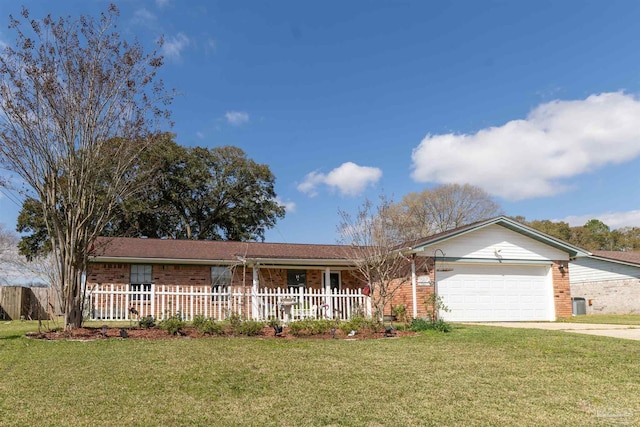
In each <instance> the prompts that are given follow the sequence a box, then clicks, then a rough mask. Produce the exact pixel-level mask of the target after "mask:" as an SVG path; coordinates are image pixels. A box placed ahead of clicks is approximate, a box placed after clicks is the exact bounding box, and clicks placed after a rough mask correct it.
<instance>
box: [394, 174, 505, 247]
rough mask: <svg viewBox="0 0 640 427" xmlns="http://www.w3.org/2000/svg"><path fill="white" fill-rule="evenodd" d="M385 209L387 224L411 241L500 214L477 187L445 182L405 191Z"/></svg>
mask: <svg viewBox="0 0 640 427" xmlns="http://www.w3.org/2000/svg"><path fill="white" fill-rule="evenodd" d="M389 212H390V215H389V216H390V220H389V224H390V225H391V227H393V228H394V229H395V231H396V233H397V234H398V235H400V236H401V238H402V240H404V241H411V240H414V239H418V238H421V237H426V236H429V235H432V234H436V233H441V232H443V231H447V230H451V229H453V228H457V227H461V226H463V225H467V224H471V223H473V222H476V221H480V220H483V219H487V218H491V217H494V216H497V215H500V214H501V213H502V209H501V207H500V205H499V204H497V203H496V202H495V201H493V200H492V199H491V197H490V196H489V195H488V194H487V193H486V192H485V191H484V190H482V189H481V188H479V187H475V186H473V185H469V184H465V185H459V184H445V185H440V186H438V187H435V188H433V189H431V190H424V191H422V192H420V193H409V194H407V195H406V196H404V197H403V198H402V201H401V202H400V203H397V204H394V205H392V206H390V210H389Z"/></svg>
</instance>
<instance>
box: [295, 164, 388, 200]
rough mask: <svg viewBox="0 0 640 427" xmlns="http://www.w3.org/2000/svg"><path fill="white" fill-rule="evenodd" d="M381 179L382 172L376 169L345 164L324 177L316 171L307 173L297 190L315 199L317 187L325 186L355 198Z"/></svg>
mask: <svg viewBox="0 0 640 427" xmlns="http://www.w3.org/2000/svg"><path fill="white" fill-rule="evenodd" d="M381 177H382V170H380V169H378V168H374V167H369V166H358V165H357V164H355V163H353V162H346V163H343V164H342V165H340V166H338V167H337V168H335V169H333V170H332V171H331V172H329V173H328V174H326V175H325V174H323V173H321V172H317V171H314V172H310V173H308V174H307V176H306V177H305V179H304V181H303V182H302V183H300V184H299V185H298V187H297V188H298V190H299V191H301V192H303V193H305V194H307V195H308V196H309V197H315V196H316V195H317V194H318V192H317V190H316V189H317V187H318V185H320V184H325V185H327V186H329V187H331V188H335V189H337V190H338V191H339V192H340V194H342V195H345V196H357V195H358V194H360V193H362V192H363V191H364V189H365V188H366V187H367V186H368V185H371V184H375V183H376V182H378V180H380V178H381Z"/></svg>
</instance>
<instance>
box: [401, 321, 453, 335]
mask: <svg viewBox="0 0 640 427" xmlns="http://www.w3.org/2000/svg"><path fill="white" fill-rule="evenodd" d="M410 329H411V330H412V331H414V332H422V331H438V332H450V331H451V325H450V324H449V323H447V322H445V321H444V320H442V319H438V320H435V321H433V322H432V321H430V320H427V319H413V322H411V327H410Z"/></svg>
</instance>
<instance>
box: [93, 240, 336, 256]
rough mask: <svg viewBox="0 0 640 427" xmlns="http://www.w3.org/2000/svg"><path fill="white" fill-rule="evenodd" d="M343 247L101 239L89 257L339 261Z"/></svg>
mask: <svg viewBox="0 0 640 427" xmlns="http://www.w3.org/2000/svg"><path fill="white" fill-rule="evenodd" d="M345 249H346V247H345V246H339V245H316V244H289V243H259V242H230V241H203V240H170V239H166V240H165V239H141V238H127V237H100V238H98V240H97V241H96V243H95V244H94V249H93V251H92V255H93V256H95V257H108V258H149V259H175V260H187V259H188V260H222V261H237V260H238V257H243V258H247V259H248V258H251V259H261V258H264V259H294V260H317V259H326V260H342V259H345V258H346V256H345V252H346V251H345Z"/></svg>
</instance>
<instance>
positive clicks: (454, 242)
mask: <svg viewBox="0 0 640 427" xmlns="http://www.w3.org/2000/svg"><path fill="white" fill-rule="evenodd" d="M435 248H438V249H442V250H443V251H444V253H445V254H446V256H447V257H454V258H484V259H496V260H497V259H498V258H499V257H502V259H505V260H507V259H508V260H526V261H530V260H536V261H543V260H568V259H569V255H568V254H567V253H566V252H564V251H561V250H559V249H556V248H553V247H551V246H549V245H546V244H544V243H542V242H539V241H537V240H534V239H532V238H530V237H527V236H524V235H522V234H520V233H517V232H515V231H512V230H509V229H508V228H505V227H502V226H500V225H497V224H493V225H489V226H487V227H484V228H481V229H478V230H474V231H472V232H469V233H465V234H462V235H460V236H457V237H454V238H452V239H450V240H446V241H444V242H441V243H437V244H435V245H433V246H431V247H425V255H429V256H430V255H431V254H432V253H433V250H435ZM496 251H500V252H498V255H496Z"/></svg>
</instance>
